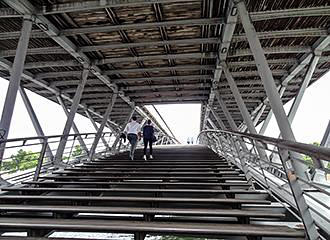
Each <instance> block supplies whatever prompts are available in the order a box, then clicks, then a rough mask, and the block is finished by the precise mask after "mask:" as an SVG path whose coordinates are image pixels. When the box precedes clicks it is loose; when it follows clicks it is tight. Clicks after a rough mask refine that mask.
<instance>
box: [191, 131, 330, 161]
mask: <svg viewBox="0 0 330 240" xmlns="http://www.w3.org/2000/svg"><path fill="white" fill-rule="evenodd" d="M207 132H214V133H228V134H233V135H236V136H240V137H246V138H249V139H252V140H255V141H260V142H262V143H265V144H272V145H274V146H276V147H280V148H285V149H287V150H290V151H295V152H299V153H302V154H305V155H310V156H313V157H316V158H321V159H322V160H326V161H330V149H329V148H325V147H319V146H315V145H312V144H306V143H301V142H295V141H290V140H283V139H277V138H272V137H267V136H263V135H259V134H251V133H241V132H236V131H229V130H203V131H201V132H200V133H199V135H198V137H197V138H199V137H200V135H201V134H203V133H207Z"/></svg>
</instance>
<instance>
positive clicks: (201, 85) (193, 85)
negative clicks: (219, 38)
mask: <svg viewBox="0 0 330 240" xmlns="http://www.w3.org/2000/svg"><path fill="white" fill-rule="evenodd" d="M210 87H211V84H210V83H182V84H157V85H154V84H153V85H141V86H125V87H122V88H120V90H122V91H144V90H154V89H158V90H160V89H171V88H174V89H190V88H210Z"/></svg>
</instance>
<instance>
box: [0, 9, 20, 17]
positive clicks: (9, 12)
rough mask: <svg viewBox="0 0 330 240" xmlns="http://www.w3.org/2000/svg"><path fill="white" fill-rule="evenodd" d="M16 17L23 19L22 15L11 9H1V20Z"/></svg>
mask: <svg viewBox="0 0 330 240" xmlns="http://www.w3.org/2000/svg"><path fill="white" fill-rule="evenodd" d="M14 17H22V15H20V14H19V13H17V12H16V11H15V10H14V9H11V8H0V19H1V18H14Z"/></svg>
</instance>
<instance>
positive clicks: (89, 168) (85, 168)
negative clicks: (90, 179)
mask: <svg viewBox="0 0 330 240" xmlns="http://www.w3.org/2000/svg"><path fill="white" fill-rule="evenodd" d="M65 170H69V171H82V172H84V171H112V170H113V171H153V172H201V171H213V172H214V171H238V172H239V171H240V169H238V168H233V167H227V168H166V167H157V168H156V167H155V168H145V167H130V168H129V169H127V167H125V168H115V167H99V166H83V165H82V166H79V165H78V166H76V167H68V168H65Z"/></svg>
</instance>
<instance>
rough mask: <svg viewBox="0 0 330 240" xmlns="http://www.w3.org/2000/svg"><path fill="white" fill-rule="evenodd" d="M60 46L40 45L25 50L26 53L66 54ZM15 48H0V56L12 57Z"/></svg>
mask: <svg viewBox="0 0 330 240" xmlns="http://www.w3.org/2000/svg"><path fill="white" fill-rule="evenodd" d="M67 53H68V52H67V51H65V50H64V49H63V48H61V47H40V48H29V49H28V50H27V52H26V55H37V54H38V55H41V54H42V55H44V54H45V55H48V54H67ZM15 54H16V49H11V50H1V51H0V57H12V56H15Z"/></svg>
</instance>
